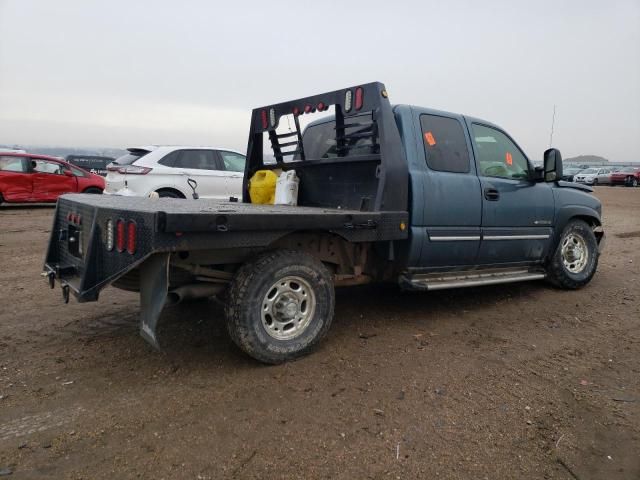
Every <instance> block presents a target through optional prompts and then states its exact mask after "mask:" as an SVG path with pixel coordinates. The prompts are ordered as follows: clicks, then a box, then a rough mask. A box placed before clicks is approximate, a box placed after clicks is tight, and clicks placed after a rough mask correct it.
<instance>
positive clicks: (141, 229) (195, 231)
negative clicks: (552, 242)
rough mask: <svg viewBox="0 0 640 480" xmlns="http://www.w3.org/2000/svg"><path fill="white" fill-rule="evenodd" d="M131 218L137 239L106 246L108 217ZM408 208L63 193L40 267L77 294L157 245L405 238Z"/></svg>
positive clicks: (93, 293)
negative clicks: (305, 237) (311, 237)
mask: <svg viewBox="0 0 640 480" xmlns="http://www.w3.org/2000/svg"><path fill="white" fill-rule="evenodd" d="M108 220H111V222H113V224H115V223H116V222H117V221H119V220H121V221H123V222H125V223H126V224H128V223H129V222H132V223H134V225H135V230H136V246H135V250H134V251H133V252H128V251H127V250H126V249H124V250H123V251H118V249H117V248H113V249H112V250H108V249H107V245H106V244H107V241H106V234H107V233H106V223H107V221H108ZM407 222H408V213H407V212H360V211H354V210H342V209H332V208H318V207H293V206H285V205H254V204H244V203H237V202H221V201H216V200H204V199H203V200H177V199H169V198H160V199H150V198H132V197H118V196H109V195H82V194H71V195H64V196H62V197H60V199H59V200H58V204H57V207H56V214H55V218H54V224H53V227H52V232H51V237H50V241H49V247H48V250H47V255H46V260H45V265H44V271H45V273H46V274H47V275H48V276H49V278H50V281H51V282H54V281H55V280H58V281H59V282H60V283H61V284H62V286H63V287H64V288H67V289H69V290H70V291H71V292H73V293H74V295H75V296H76V297H77V299H78V300H79V301H81V302H83V301H94V300H97V299H98V295H99V292H100V290H102V289H103V288H104V287H105V286H107V285H109V284H110V283H112V282H113V281H115V280H116V279H118V278H119V277H121V276H122V275H124V274H125V273H127V272H128V271H130V270H132V269H134V268H136V267H138V266H140V265H141V264H142V263H143V262H144V261H145V260H146V259H147V258H148V257H150V256H151V255H153V254H156V253H172V252H181V251H195V250H215V249H220V250H224V249H230V248H260V247H266V246H268V245H269V244H271V243H272V242H274V241H276V240H277V239H279V238H281V237H283V236H285V235H287V234H289V233H293V232H300V231H321V232H330V233H334V234H336V235H339V236H341V237H343V238H345V239H346V240H348V241H352V242H380V241H389V240H403V239H406V238H407V237H408V229H407V228H406V227H407Z"/></svg>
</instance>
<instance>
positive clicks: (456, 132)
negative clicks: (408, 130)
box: [420, 115, 471, 173]
mask: <svg viewBox="0 0 640 480" xmlns="http://www.w3.org/2000/svg"><path fill="white" fill-rule="evenodd" d="M420 125H421V126H422V139H423V141H424V149H425V153H426V155H427V165H429V168H430V169H431V170H437V171H440V172H454V173H468V172H469V165H470V163H471V162H470V160H469V149H468V148H467V141H466V139H465V136H464V131H463V130H462V125H461V124H460V122H459V121H458V120H456V119H455V118H447V117H440V116H438V115H421V116H420Z"/></svg>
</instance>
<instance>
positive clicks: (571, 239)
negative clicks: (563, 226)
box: [562, 233, 589, 273]
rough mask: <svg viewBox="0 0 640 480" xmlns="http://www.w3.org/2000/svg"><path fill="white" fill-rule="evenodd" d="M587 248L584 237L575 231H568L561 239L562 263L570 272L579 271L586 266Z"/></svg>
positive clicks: (587, 258)
mask: <svg viewBox="0 0 640 480" xmlns="http://www.w3.org/2000/svg"><path fill="white" fill-rule="evenodd" d="M588 260H589V249H588V248H587V242H585V240H584V238H582V236H581V235H578V234H577V233H570V234H568V235H567V236H566V237H564V239H563V240H562V263H563V264H564V268H566V269H567V270H568V271H569V272H571V273H580V272H582V271H583V270H584V268H585V267H586V266H587V261H588Z"/></svg>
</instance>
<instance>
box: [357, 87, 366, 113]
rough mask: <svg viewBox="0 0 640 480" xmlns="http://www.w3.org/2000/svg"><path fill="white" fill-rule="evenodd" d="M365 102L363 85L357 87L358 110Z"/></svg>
mask: <svg viewBox="0 0 640 480" xmlns="http://www.w3.org/2000/svg"><path fill="white" fill-rule="evenodd" d="M363 104H364V92H363V90H362V87H358V88H356V101H355V107H356V110H360V109H361V108H362V105H363Z"/></svg>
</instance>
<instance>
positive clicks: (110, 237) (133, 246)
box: [104, 218, 138, 255]
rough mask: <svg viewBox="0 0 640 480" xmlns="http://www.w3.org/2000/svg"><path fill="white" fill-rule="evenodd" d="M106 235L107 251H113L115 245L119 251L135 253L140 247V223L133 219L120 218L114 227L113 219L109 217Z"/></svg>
mask: <svg viewBox="0 0 640 480" xmlns="http://www.w3.org/2000/svg"><path fill="white" fill-rule="evenodd" d="M104 237H105V238H104V240H105V245H104V246H105V248H106V249H107V251H109V252H110V251H112V250H113V248H114V246H115V249H116V251H118V252H119V253H122V252H124V251H126V252H127V253H130V254H131V255H133V254H134V253H136V250H137V249H138V224H137V223H136V222H135V221H133V220H129V221H125V220H124V219H122V218H119V219H118V220H116V222H115V228H114V224H113V220H111V219H108V220H107V222H106V224H105V235H104Z"/></svg>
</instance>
